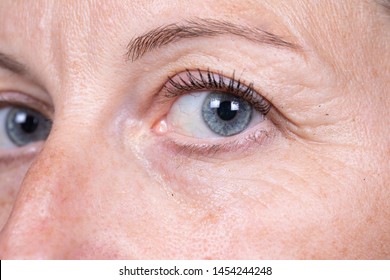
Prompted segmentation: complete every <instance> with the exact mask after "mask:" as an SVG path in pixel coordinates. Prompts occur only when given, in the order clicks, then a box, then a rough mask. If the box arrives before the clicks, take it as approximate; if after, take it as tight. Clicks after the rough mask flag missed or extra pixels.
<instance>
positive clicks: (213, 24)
mask: <svg viewBox="0 0 390 280" xmlns="http://www.w3.org/2000/svg"><path fill="white" fill-rule="evenodd" d="M221 35H235V36H238V37H242V38H245V39H247V40H250V41H252V42H256V43H260V44H267V45H271V46H274V47H282V48H289V49H293V50H297V49H300V47H299V46H298V45H296V44H293V43H290V42H288V41H286V40H285V39H283V38H282V37H280V36H278V35H276V34H274V33H271V32H268V31H266V30H263V29H261V28H258V27H251V26H246V25H238V24H235V23H231V22H228V21H221V20H215V19H196V20H188V21H185V22H184V23H182V24H179V23H172V24H168V25H165V26H160V27H158V28H155V29H153V30H151V31H149V32H147V33H146V34H144V35H141V36H138V37H135V38H133V39H132V40H131V41H130V43H129V44H128V45H127V54H126V55H127V58H128V59H129V60H131V61H135V60H137V59H139V58H141V57H142V56H143V55H144V54H146V53H147V52H150V51H152V50H155V49H158V48H161V47H163V46H165V45H168V44H171V43H175V42H177V41H179V40H182V39H190V38H197V37H215V36H221Z"/></svg>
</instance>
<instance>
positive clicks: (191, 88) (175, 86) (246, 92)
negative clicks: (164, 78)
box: [164, 69, 271, 116]
mask: <svg viewBox="0 0 390 280" xmlns="http://www.w3.org/2000/svg"><path fill="white" fill-rule="evenodd" d="M164 88H165V90H166V94H165V95H166V97H168V98H173V97H177V96H180V95H182V94H188V93H189V92H196V91H204V90H207V91H211V90H212V91H217V92H225V93H226V92H227V93H230V94H233V95H236V96H238V97H241V98H243V99H244V100H245V101H247V102H249V103H250V104H251V105H252V106H253V108H254V109H256V110H257V111H258V112H260V113H261V114H263V115H264V116H265V115H267V114H268V112H269V111H270V109H271V104H270V103H269V102H268V101H267V100H266V99H265V98H264V97H263V96H261V95H260V94H259V93H257V92H256V91H255V90H254V88H253V82H251V83H250V84H249V85H245V84H244V83H243V82H242V81H241V79H237V78H236V77H235V72H233V74H232V76H231V78H227V77H225V76H224V75H223V74H222V73H214V72H211V71H210V70H209V69H208V70H206V71H202V70H200V69H196V70H195V71H194V70H189V69H186V71H185V72H183V73H181V74H179V75H177V76H174V77H169V78H168V82H167V83H166V84H165V86H164Z"/></svg>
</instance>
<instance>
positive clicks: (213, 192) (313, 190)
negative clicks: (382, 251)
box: [145, 142, 383, 259]
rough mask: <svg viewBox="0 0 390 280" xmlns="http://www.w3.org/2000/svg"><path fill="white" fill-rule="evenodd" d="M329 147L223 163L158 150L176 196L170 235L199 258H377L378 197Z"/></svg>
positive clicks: (278, 146) (277, 149)
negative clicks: (368, 194)
mask: <svg viewBox="0 0 390 280" xmlns="http://www.w3.org/2000/svg"><path fill="white" fill-rule="evenodd" d="M328 148H329V149H326V148H318V149H311V150H310V149H308V148H305V147H302V146H300V145H299V144H296V143H294V144H290V143H289V142H283V143H282V142H279V143H274V146H273V148H267V147H260V146H259V150H258V152H256V153H255V154H253V155H252V156H249V157H246V158H243V159H237V160H234V161H226V162H223V161H213V160H209V161H197V160H194V159H188V158H184V157H181V156H180V154H179V155H176V156H175V157H173V156H172V155H169V154H164V149H162V147H161V146H158V145H155V146H154V148H153V149H151V150H150V154H147V155H145V157H146V158H148V159H149V160H150V164H151V166H153V169H154V170H156V171H157V172H158V173H159V174H162V175H161V176H162V178H161V180H162V181H163V182H164V184H165V188H166V190H167V192H168V193H169V194H170V195H171V197H169V199H170V200H171V202H172V203H170V209H171V210H170V211H164V213H167V216H170V219H171V220H169V219H166V220H165V222H166V226H167V229H166V230H167V231H168V232H169V233H168V236H172V238H175V239H176V240H179V239H180V240H182V242H184V243H182V244H185V245H184V247H186V248H187V250H189V251H191V250H192V252H193V251H196V252H198V253H199V252H201V253H200V254H199V255H197V256H196V257H198V258H207V257H211V258H229V257H232V258H240V257H242V258H271V259H272V258H348V257H351V258H356V257H357V256H360V257H364V256H366V257H367V256H368V255H367V254H373V255H375V254H376V252H374V253H372V248H373V246H375V245H374V240H376V239H377V237H379V236H381V233H378V232H376V230H375V228H377V226H378V225H377V223H380V220H381V218H379V217H378V218H376V217H375V213H376V212H375V210H374V209H372V207H370V205H373V204H374V203H375V201H376V200H377V199H378V197H377V196H376V195H374V194H373V195H370V196H366V197H363V196H362V193H363V192H364V191H365V187H364V186H362V184H361V182H362V181H363V177H364V174H360V172H359V171H357V170H356V168H355V166H354V165H349V164H348V162H346V161H345V162H343V161H340V160H339V159H337V158H338V157H337V154H334V153H333V154H332V153H331V152H330V150H333V148H332V147H328ZM282 151H283V152H282ZM286 151H287V152H286ZM165 152H166V151H165ZM155 155H159V156H155ZM167 159H169V160H167ZM362 200H364V201H365V207H362V205H361V203H362ZM382 216H383V215H382ZM370 217H371V218H370ZM369 218H370V220H371V222H370V223H371V226H372V225H373V224H375V225H376V226H374V227H370V226H369V224H368V223H366V220H367V219H369ZM382 218H383V217H382ZM163 220H164V218H161V217H160V219H156V223H159V222H161V221H163ZM356 221H360V222H359V223H357V222H356ZM172 225H174V226H173V228H174V229H175V230H176V231H175V232H173V231H171V228H172ZM364 232H366V233H367V235H365V234H363V233H364ZM186 235H187V237H183V236H186ZM373 236H377V237H373ZM173 246H175V244H173ZM184 247H182V248H180V250H184ZM174 248H175V249H177V250H179V248H177V247H174ZM191 248H192V249H191ZM194 248H202V250H195V249H194ZM175 249H173V247H172V250H175ZM370 252H371V253H370ZM192 256H193V255H192Z"/></svg>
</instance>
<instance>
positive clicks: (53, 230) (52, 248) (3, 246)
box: [0, 138, 88, 259]
mask: <svg viewBox="0 0 390 280" xmlns="http://www.w3.org/2000/svg"><path fill="white" fill-rule="evenodd" d="M80 145H81V144H80ZM82 150H83V149H82V148H81V147H80V146H79V147H78V148H77V147H76V146H74V145H66V144H65V145H59V143H58V142H57V141H56V140H55V138H54V140H53V141H48V142H47V145H46V147H45V148H44V150H43V151H42V152H41V153H40V155H39V156H38V157H37V159H36V161H35V162H34V163H33V165H32V166H31V168H30V169H29V171H28V173H27V174H26V176H25V179H24V181H23V183H22V185H21V188H20V192H19V194H18V197H17V200H16V202H15V204H14V208H13V211H12V213H11V216H10V218H9V220H8V222H7V224H6V225H5V227H4V229H3V231H2V232H1V235H0V258H1V259H14V258H16V259H18V258H33V259H41V258H50V259H55V258H61V252H65V250H66V248H67V247H68V246H70V245H71V244H70V243H71V242H72V235H73V233H72V227H70V226H68V225H71V224H73V226H76V227H77V221H76V224H75V220H76V219H78V217H77V215H76V213H75V211H72V204H73V205H74V204H75V203H76V201H75V198H74V197H73V198H72V197H71V194H72V193H74V191H73V190H72V189H75V188H76V187H81V186H82V185H87V184H88V183H87V182H85V180H87V179H88V177H87V176H86V175H85V174H84V173H83V172H81V170H83V167H82V165H83V160H82V158H83V157H85V154H83V153H82V152H81V151H82ZM81 180H84V182H81ZM76 199H77V198H76ZM65 213H66V215H65Z"/></svg>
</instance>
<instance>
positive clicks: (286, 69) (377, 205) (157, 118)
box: [0, 0, 390, 259]
mask: <svg viewBox="0 0 390 280" xmlns="http://www.w3.org/2000/svg"><path fill="white" fill-rule="evenodd" d="M65 2H66V3H65ZM98 2H99V3H98ZM100 2H101V3H100ZM103 3H104V4H103ZM210 20H212V21H213V22H214V23H215V22H218V23H221V24H222V25H223V24H225V27H226V23H230V24H233V25H234V27H235V28H236V27H237V28H238V29H239V30H241V31H242V32H241V31H240V32H236V34H231V33H232V32H230V31H234V30H232V29H231V28H230V31H229V32H228V31H226V32H225V31H223V32H222V30H227V29H228V28H226V29H221V28H220V29H219V30H214V31H215V32H214V33H213V34H212V35H211V34H208V36H204V34H203V36H192V37H191V36H190V37H191V38H184V37H185V36H183V38H177V40H174V41H173V42H165V41H164V44H160V45H158V44H157V46H156V45H155V47H154V48H150V49H148V50H146V51H144V52H141V53H139V55H134V49H131V46H132V45H131V43H134V40H135V39H136V38H137V37H139V36H144V35H145V34H147V33H148V32H150V31H151V30H155V29H156V28H160V27H162V26H166V25H170V24H177V25H176V27H177V26H181V27H183V28H184V29H186V30H189V29H191V24H193V23H194V22H196V26H199V25H201V29H202V30H204V29H207V28H210V27H208V26H210V25H211V23H210ZM389 21H390V18H389V16H388V15H387V13H386V10H385V9H384V8H383V7H382V6H381V5H379V4H378V3H376V2H373V1H263V0H262V1H256V0H253V1H250V0H248V1H246V0H240V1H224V0H218V1H208V0H201V1H181V0H180V1H178V0H169V1H141V0H140V1H128V3H124V2H123V1H112V2H110V1H72V2H71V3H70V2H69V1H63V2H61V1H11V0H9V1H8V0H0V53H1V54H3V62H2V63H0V65H2V66H0V102H1V104H0V116H1V110H9V108H10V107H12V106H16V105H18V106H22V107H27V108H31V109H34V110H35V111H37V112H40V113H41V114H42V115H44V116H46V117H47V118H48V119H50V120H51V121H52V123H53V126H52V128H51V131H50V135H49V137H48V138H47V139H44V141H33V142H31V143H28V144H27V145H22V146H16V145H5V144H3V145H2V146H0V228H2V231H1V233H0V258H1V259H25V258H26V259H79V258H87V259H111V258H113V259H133V258H135V259H388V258H390V204H389V201H390V188H389V184H390V173H389V170H390V164H389V156H390V133H389V127H390V110H389V109H388V108H390V95H389V94H388V88H389V87H390V81H389V77H390V68H389V61H390V28H389V24H390V22H389ZM202 24H203V25H202ZM193 27H194V26H193V25H192V28H193ZM243 29H245V30H246V31H247V33H245V32H246V31H243ZM255 29H256V30H257V31H259V30H262V31H266V32H269V33H272V34H275V36H276V37H275V38H278V39H280V40H283V42H286V44H285V45H283V44H277V43H275V41H273V42H271V41H272V40H271V41H269V40H268V41H267V40H266V37H264V34H265V33H262V34H263V35H261V34H257V35H258V36H257V37H256V38H248V37H251V36H252V35H253V34H254V33H256V32H255ZM160 30H161V29H160ZM155 31H156V30H155ZM157 31H158V30H157ZM176 31H177V30H176ZM208 31H210V30H208ZM233 33H234V32H233ZM259 33H261V32H259ZM176 35H177V33H176ZM244 35H245V36H244ZM268 39H269V38H268ZM276 41H277V40H276ZM277 42H279V43H280V42H281V41H277ZM129 43H130V44H129ZM143 46H144V45H143ZM129 48H130V50H129ZM0 61H1V56H0ZM186 70H188V71H189V72H190V73H191V75H192V78H194V77H195V79H196V78H198V80H199V76H197V75H199V71H200V72H201V73H204V75H206V76H207V73H209V74H210V73H212V75H215V76H216V77H217V79H226V80H227V81H228V80H229V79H230V80H231V79H232V78H233V73H234V76H235V80H234V81H235V82H237V80H238V79H240V81H241V82H242V83H243V84H244V86H247V87H251V88H253V90H254V92H255V93H256V94H257V95H259V96H262V97H263V98H265V100H267V101H266V104H269V105H270V110H269V112H267V113H266V116H262V115H261V114H262V112H259V111H258V110H255V109H254V112H255V113H253V114H254V116H257V118H256V117H253V118H252V122H251V124H250V125H248V127H247V128H245V129H244V130H243V131H242V132H240V133H237V134H235V135H232V136H228V137H224V136H220V135H218V136H217V135H213V134H210V131H209V130H207V129H206V130H205V126H204V124H202V123H201V121H202V120H201V119H200V120H197V119H196V118H193V117H192V116H190V117H189V116H188V115H186V112H187V111H186V110H182V111H184V113H183V112H182V111H181V110H176V109H175V108H177V107H178V104H183V106H184V101H185V100H187V99H183V98H182V96H187V97H188V96H191V95H190V94H192V96H193V97H194V96H195V97H194V99H193V100H192V99H191V101H188V102H187V104H186V106H188V108H194V110H195V111H196V110H198V111H199V112H200V110H201V109H200V107H199V106H198V107H196V105H195V103H196V101H195V100H198V99H196V98H200V99H201V98H202V96H206V95H207V94H209V93H210V91H213V90H214V91H215V89H212V88H204V89H202V90H199V89H197V90H184V91H183V90H182V91H180V93H178V92H177V90H176V91H175V96H174V97H172V96H171V97H168V96H167V95H169V94H167V92H168V93H169V92H170V91H169V87H170V85H169V78H170V77H171V78H172V79H173V80H174V81H179V80H180V77H181V78H183V79H184V80H185V79H188V78H189V75H190V74H188V73H187V74H186ZM198 70H199V71H198ZM218 75H219V76H218ZM190 77H191V76H190ZM252 83H253V86H251V84H252ZM220 91H223V92H226V90H220ZM234 94H237V93H234ZM179 102H183V103H179ZM198 103H199V102H198ZM199 104H201V102H200V103H199ZM252 105H253V104H252ZM180 108H181V107H180ZM186 108H187V107H186ZM4 112H5V111H4ZM196 112H197V111H196ZM0 120H1V117H0ZM198 121H199V122H198ZM0 125H1V126H3V127H4V123H1V124H0ZM201 129H203V130H204V131H205V132H204V133H203V134H200V130H201ZM0 131H3V130H0ZM210 135H213V136H211V137H210ZM0 137H3V138H4V137H7V135H5V134H4V133H3V134H2V135H0ZM0 143H1V141H0ZM7 143H8V142H7Z"/></svg>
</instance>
